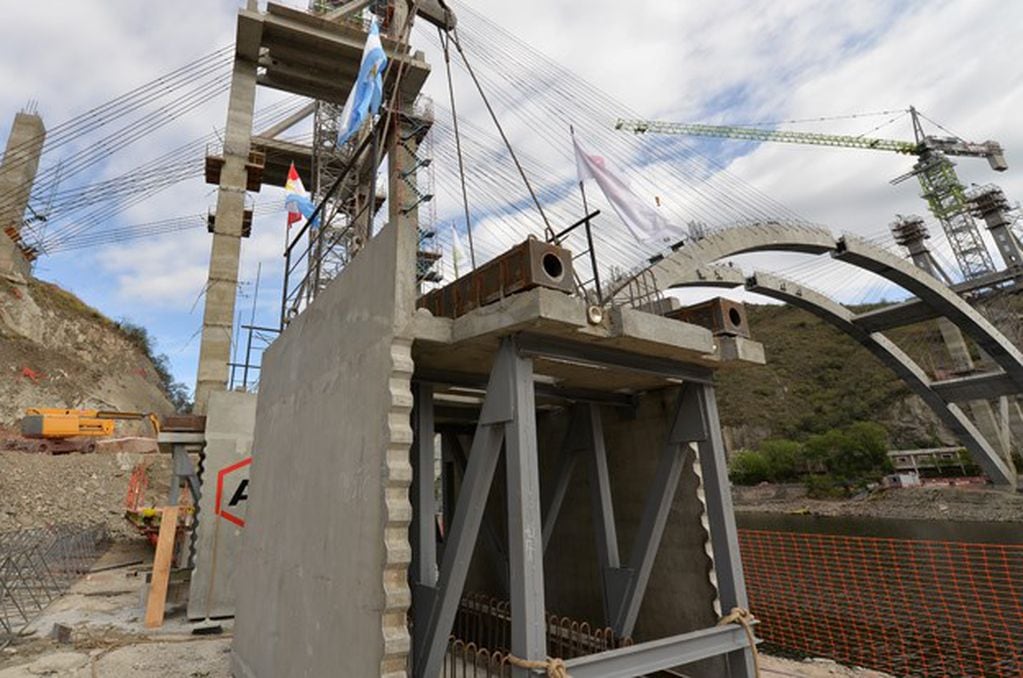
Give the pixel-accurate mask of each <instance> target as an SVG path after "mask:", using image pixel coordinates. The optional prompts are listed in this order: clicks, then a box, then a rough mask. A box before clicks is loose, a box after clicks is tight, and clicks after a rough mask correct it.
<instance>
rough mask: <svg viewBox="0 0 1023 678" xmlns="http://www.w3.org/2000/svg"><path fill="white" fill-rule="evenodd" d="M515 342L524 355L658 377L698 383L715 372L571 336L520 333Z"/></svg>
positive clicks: (707, 379)
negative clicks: (575, 339) (565, 337)
mask: <svg viewBox="0 0 1023 678" xmlns="http://www.w3.org/2000/svg"><path fill="white" fill-rule="evenodd" d="M516 343H517V344H518V346H519V350H520V351H521V352H522V354H523V355H526V356H535V357H540V358H554V359H555V360H563V361H565V362H569V363H580V364H583V365H595V366H599V367H612V368H615V369H620V370H626V371H629V372H641V373H644V374H653V375H656V376H659V377H668V378H675V379H684V380H686V381H692V382H698V383H710V382H711V380H712V378H713V376H712V375H713V372H712V371H711V370H710V369H708V368H704V367H697V366H694V365H692V364H691V363H684V362H680V361H678V360H672V359H671V358H658V357H656V356H647V355H640V354H637V353H633V352H631V351H624V350H622V349H617V348H608V347H606V346H598V345H596V344H582V343H579V342H576V341H571V340H569V339H559V338H554V337H549V336H539V335H535V334H528V333H526V334H521V335H519V336H518V337H517V339H516Z"/></svg>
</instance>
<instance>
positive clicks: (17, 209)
mask: <svg viewBox="0 0 1023 678" xmlns="http://www.w3.org/2000/svg"><path fill="white" fill-rule="evenodd" d="M45 139H46V128H45V127H44V126H43V120H42V118H40V117H39V116H38V115H36V114H35V113H24V112H22V113H18V114H17V115H15V116H14V124H13V125H11V134H10V136H8V137H7V148H6V149H5V150H4V159H3V164H0V273H2V274H7V275H20V276H25V275H28V272H29V266H28V262H27V261H26V260H25V257H24V256H23V255H22V253H21V251H20V250H19V249H18V248H17V246H16V245H15V244H14V241H13V240H11V238H9V237H8V236H7V234H6V233H5V232H3V231H5V230H6V229H7V228H13V229H14V231H15V232H16V233H20V232H21V223H22V220H23V219H24V217H25V209H26V208H27V207H28V199H29V196H30V195H31V193H32V185H33V183H34V182H35V177H36V170H37V169H39V156H40V155H41V154H42V151H43V141H44V140H45Z"/></svg>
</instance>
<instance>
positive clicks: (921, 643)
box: [739, 530, 1023, 678]
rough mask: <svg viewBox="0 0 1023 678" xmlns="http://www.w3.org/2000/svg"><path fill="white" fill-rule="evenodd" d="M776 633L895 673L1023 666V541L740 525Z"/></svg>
mask: <svg viewBox="0 0 1023 678" xmlns="http://www.w3.org/2000/svg"><path fill="white" fill-rule="evenodd" d="M739 542H740V549H741V552H742V562H743V566H744V568H745V575H746V583H747V587H748V589H749V599H750V609H751V610H752V612H753V614H754V615H756V617H757V619H758V620H759V621H760V622H761V623H760V625H759V626H758V627H757V634H758V635H759V636H760V637H761V638H763V639H764V640H765V641H766V642H767V643H769V644H771V645H773V646H775V647H777V648H781V649H783V650H791V651H794V652H798V653H804V654H808V655H812V656H817V657H830V658H832V659H835V660H837V661H839V662H842V663H845V664H852V665H856V666H863V667H869V668H873V669H877V670H880V671H886V672H889V673H892V674H894V675H896V676H943V677H944V676H948V677H952V676H957V677H958V676H963V677H965V676H969V677H971V678H975V677H980V676H1006V677H1008V676H1012V677H1013V678H1017V677H1019V676H1023V545H1012V544H973V543H961V542H947V541H926V540H908V539H889V538H875V537H853V536H844V535H828V534H803V533H795V532H774V531H763V530H739Z"/></svg>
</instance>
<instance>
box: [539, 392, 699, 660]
mask: <svg viewBox="0 0 1023 678" xmlns="http://www.w3.org/2000/svg"><path fill="white" fill-rule="evenodd" d="M676 396H677V391H676V390H675V389H668V390H664V391H657V392H653V393H649V394H646V395H644V396H643V397H642V398H641V400H640V406H639V408H638V410H637V412H636V417H635V418H629V417H628V416H627V415H626V414H625V411H624V410H621V409H615V408H602V414H603V420H604V437H605V442H606V445H607V452H608V470H609V472H610V476H611V494H612V498H613V501H614V510H615V519H616V522H617V524H618V544H619V552H620V553H621V557H622V561H623V563H624V562H627V559H628V557H629V553H630V550H631V548H632V541H633V538H634V536H635V531H636V529H637V527H638V526H639V521H640V517H641V515H642V513H643V505H644V502H645V500H646V496H647V490H648V488H649V487H650V485H651V482H652V480H653V475H654V471H655V469H656V467H657V461H658V458H659V456H660V454H661V450H662V449H663V447H664V441H665V436H666V435H667V427H668V418H669V417H670V416H671V409H672V408H673V407H674V404H675V397H676ZM564 427H565V421H564V418H563V417H550V418H549V419H546V420H541V436H542V440H543V441H544V445H545V449H546V451H547V454H545V458H547V459H548V460H550V459H551V457H553V456H554V454H553V453H554V452H555V451H556V450H557V448H558V445H559V444H560V441H561V439H562V436H563V431H564ZM548 463H550V461H548ZM545 470H547V467H546V466H545ZM553 471H554V469H553V468H551V469H550V470H549V471H548V473H547V474H546V476H545V477H546V479H548V480H550V481H551V482H553V480H554V472H553ZM575 474H576V475H574V476H573V482H572V483H571V485H570V487H569V489H568V494H567V495H566V496H565V503H564V505H563V506H562V509H561V514H560V516H559V518H558V523H557V526H556V527H555V530H554V534H553V536H552V538H551V544H550V547H549V549H548V551H547V555H546V557H545V561H544V562H545V564H546V568H547V581H548V585H547V607H548V609H549V610H550V611H551V612H557V613H558V614H565V615H568V616H570V617H573V618H576V619H579V620H581V621H590V622H591V623H593V622H597V623H599V622H600V621H601V619H602V617H603V608H602V603H601V597H600V585H599V576H598V572H597V565H596V546H595V544H594V531H593V520H592V517H591V506H590V486H589V474H588V469H587V467H586V465H585V464H584V463H582V460H580V463H579V464H578V465H577V467H576V470H575ZM697 486H698V479H697V477H696V474H695V473H694V472H693V463H692V455H690V458H689V460H688V461H687V462H686V466H685V469H684V470H683V473H682V478H681V480H680V481H679V487H678V490H677V492H676V494H675V501H674V504H673V505H672V509H671V517H670V518H669V520H668V524H667V526H666V528H665V531H664V537H663V539H662V541H661V547H660V550H659V551H658V553H657V558H656V560H655V561H654V567H653V571H652V572H651V575H650V583H649V585H648V590H647V595H646V597H645V598H644V600H643V605H642V607H641V609H640V613H639V619H638V621H637V624H636V632H635V639H636V640H637V641H640V640H653V639H655V638H663V637H665V636H669V635H674V634H678V633H684V632H686V631H692V630H695V629H698V628H704V627H706V626H710V625H713V624H714V623H715V622H716V621H717V617H716V616H715V613H714V607H713V602H714V599H715V596H716V593H715V591H714V589H713V587H712V586H711V585H710V580H709V577H708V573H709V572H710V566H711V561H710V558H709V557H708V556H707V552H706V539H707V534H706V531H705V530H704V528H703V525H702V522H701V520H702V517H703V504H702V503H701V501H700V499H699V498H698V497H697V494H696V489H697Z"/></svg>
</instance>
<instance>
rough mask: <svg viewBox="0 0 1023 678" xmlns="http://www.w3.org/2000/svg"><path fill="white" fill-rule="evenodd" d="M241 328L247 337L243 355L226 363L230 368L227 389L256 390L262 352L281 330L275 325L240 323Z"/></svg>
mask: <svg viewBox="0 0 1023 678" xmlns="http://www.w3.org/2000/svg"><path fill="white" fill-rule="evenodd" d="M241 329H243V330H245V331H246V332H247V333H248V338H247V339H246V341H245V357H244V359H243V360H242V361H232V362H230V363H228V364H227V365H228V367H230V368H231V376H230V378H229V379H228V385H227V388H228V390H229V391H235V390H241V391H250V392H256V391H258V390H259V372H260V370H261V369H262V366H263V352H264V351H265V350H266V349H267V348H269V347H270V344H272V343H273V341H274V339H276V338H277V335H278V334H280V332H281V331H280V329H278V328H276V327H259V326H258V325H242V326H241Z"/></svg>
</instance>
